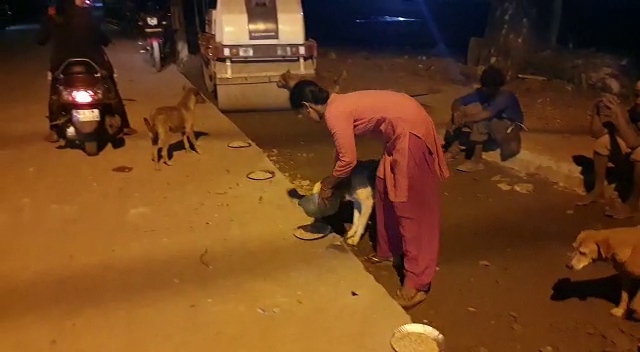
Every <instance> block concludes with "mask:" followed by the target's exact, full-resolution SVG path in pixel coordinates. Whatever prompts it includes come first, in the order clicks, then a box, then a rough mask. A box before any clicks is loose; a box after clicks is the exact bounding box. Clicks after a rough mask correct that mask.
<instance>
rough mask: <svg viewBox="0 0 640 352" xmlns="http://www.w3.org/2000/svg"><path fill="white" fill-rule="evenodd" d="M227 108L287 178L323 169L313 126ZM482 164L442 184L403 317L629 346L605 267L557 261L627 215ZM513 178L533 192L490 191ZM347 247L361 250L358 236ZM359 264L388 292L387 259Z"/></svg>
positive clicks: (475, 335) (323, 141)
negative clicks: (437, 235) (433, 252)
mask: <svg viewBox="0 0 640 352" xmlns="http://www.w3.org/2000/svg"><path fill="white" fill-rule="evenodd" d="M198 65H199V63H198V60H197V58H194V59H193V60H192V61H191V62H189V63H188V65H187V66H186V67H185V69H184V72H185V74H186V75H187V77H188V78H189V79H190V80H191V81H192V82H193V83H194V84H196V85H197V86H199V87H202V86H203V85H202V83H201V81H202V80H201V78H200V73H199V72H200V71H199V69H198V68H199V66H198ZM228 117H229V118H230V119H231V120H232V121H233V122H234V123H235V124H236V125H237V126H238V127H240V129H241V130H242V131H243V132H244V133H245V134H246V135H247V136H248V137H249V138H250V139H251V140H253V141H254V142H255V143H257V145H258V146H259V147H260V148H262V149H263V150H264V151H265V153H266V154H267V155H268V156H269V158H270V159H271V160H272V161H273V162H274V163H275V164H276V165H277V166H278V168H279V169H280V170H282V171H283V172H284V173H285V174H286V175H287V176H288V177H290V179H291V180H292V182H293V183H294V184H298V185H305V184H308V183H312V182H316V181H317V180H319V179H320V178H322V177H324V176H325V175H326V174H327V173H328V172H330V171H331V166H332V165H331V162H332V158H333V153H334V149H333V145H332V143H331V139H330V136H329V134H328V132H327V131H326V130H325V128H324V126H323V125H322V124H317V123H313V122H310V121H306V120H301V119H300V118H298V117H297V116H295V114H293V113H292V112H290V111H285V112H269V113H266V112H261V113H260V112H255V113H232V114H228ZM380 151H381V145H380V144H379V143H378V142H377V141H375V140H371V139H361V140H359V141H358V153H359V158H363V159H365V158H370V157H377V156H379V153H380ZM487 166H488V167H487V169H486V170H484V171H481V172H478V173H474V174H464V173H459V172H457V171H453V176H452V177H451V178H450V179H449V180H448V181H447V182H446V183H445V184H444V185H443V188H442V192H443V193H444V204H443V207H444V209H443V219H442V221H443V223H442V245H441V255H440V261H439V271H438V274H437V276H436V279H435V282H434V287H433V290H432V293H431V295H430V297H429V299H428V300H427V301H426V302H425V303H423V304H422V305H421V306H419V307H417V308H415V309H413V310H411V311H410V315H411V317H412V318H413V320H414V321H415V322H425V321H427V322H430V323H431V324H432V325H434V326H435V327H437V328H438V329H440V330H441V331H442V332H443V333H444V335H445V337H446V339H447V346H448V348H447V350H451V351H498V352H514V351H538V350H539V349H543V348H547V347H551V348H552V350H549V349H546V350H544V351H570V352H583V351H584V352H587V351H605V350H607V351H635V344H636V340H637V338H636V337H634V336H639V335H640V329H639V328H638V327H637V326H636V325H635V324H634V323H631V322H622V321H620V320H618V319H616V318H614V317H612V316H610V315H609V313H608V311H609V309H611V308H613V305H614V304H615V303H612V302H616V300H617V297H618V296H617V295H618V293H617V291H616V290H618V286H617V285H618V284H617V281H616V279H615V277H611V276H610V275H612V273H613V271H612V269H611V268H610V267H608V266H606V265H595V266H593V267H590V268H588V269H585V270H584V271H582V272H578V273H572V272H569V271H568V270H567V269H566V268H565V266H564V265H565V263H566V262H567V259H568V253H569V252H570V251H571V250H572V247H571V244H572V242H573V240H574V239H575V237H576V236H577V235H578V233H579V232H580V231H581V230H584V229H589V228H607V227H617V226H632V225H635V222H634V221H626V222H624V221H623V222H620V221H614V220H611V219H608V218H606V217H605V216H604V215H603V206H602V205H594V206H590V207H586V208H575V207H574V206H573V203H574V202H575V201H576V199H577V198H578V195H577V194H575V193H571V192H567V191H564V190H561V189H558V188H557V187H555V186H554V185H553V184H551V183H550V182H547V181H545V180H542V179H539V178H537V177H535V176H528V177H521V176H517V175H515V174H513V173H512V172H510V171H509V170H507V169H505V168H503V167H501V166H499V165H497V164H488V165H487ZM454 167H455V166H452V169H453V168H454ZM520 183H521V184H526V185H531V186H533V191H532V192H531V193H519V192H517V191H515V190H503V189H502V188H501V187H504V186H505V185H511V186H513V185H516V184H520ZM301 245H305V243H301ZM355 253H356V254H357V255H358V256H359V257H362V256H364V255H366V254H368V253H371V245H370V243H369V241H366V240H363V241H362V242H361V244H360V246H359V247H358V248H357V249H356V250H355ZM365 267H366V269H367V270H369V271H370V272H371V273H372V275H374V277H375V278H376V280H378V281H379V282H380V283H381V284H382V285H384V286H385V288H387V289H388V291H389V292H395V289H396V288H397V285H398V282H397V277H396V275H395V273H394V272H393V270H392V269H391V268H390V267H384V266H369V265H366V264H365ZM371 309H375V307H371ZM449 348H450V349H449Z"/></svg>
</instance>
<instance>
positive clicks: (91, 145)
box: [84, 141, 98, 156]
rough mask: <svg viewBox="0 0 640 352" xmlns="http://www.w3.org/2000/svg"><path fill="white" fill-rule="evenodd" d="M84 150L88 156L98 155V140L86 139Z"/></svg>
mask: <svg viewBox="0 0 640 352" xmlns="http://www.w3.org/2000/svg"><path fill="white" fill-rule="evenodd" d="M84 152H85V153H86V154H87V155H88V156H96V155H98V141H86V142H84Z"/></svg>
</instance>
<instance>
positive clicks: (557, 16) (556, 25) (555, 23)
mask: <svg viewBox="0 0 640 352" xmlns="http://www.w3.org/2000/svg"><path fill="white" fill-rule="evenodd" d="M562 5H563V0H554V1H553V8H552V10H551V16H552V17H551V33H550V35H551V45H553V46H555V45H557V44H558V33H559V32H560V22H562Z"/></svg>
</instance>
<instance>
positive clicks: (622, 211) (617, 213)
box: [604, 202, 638, 220]
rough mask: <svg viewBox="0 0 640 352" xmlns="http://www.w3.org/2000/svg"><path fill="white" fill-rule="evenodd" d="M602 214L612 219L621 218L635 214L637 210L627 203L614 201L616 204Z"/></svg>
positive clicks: (627, 217)
mask: <svg viewBox="0 0 640 352" xmlns="http://www.w3.org/2000/svg"><path fill="white" fill-rule="evenodd" d="M604 214H605V215H606V216H609V217H612V218H614V219H618V220H623V219H629V218H632V217H634V216H636V215H637V214H638V210H637V209H633V208H632V207H630V206H629V205H627V204H624V203H621V202H616V204H615V205H614V206H613V207H612V208H609V209H607V210H606V211H605V212H604Z"/></svg>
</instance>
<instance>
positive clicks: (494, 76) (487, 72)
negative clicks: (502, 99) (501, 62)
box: [480, 65, 507, 89]
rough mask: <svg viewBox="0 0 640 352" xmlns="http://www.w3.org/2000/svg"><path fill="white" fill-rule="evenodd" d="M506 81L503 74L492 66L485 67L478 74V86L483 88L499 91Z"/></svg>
mask: <svg viewBox="0 0 640 352" xmlns="http://www.w3.org/2000/svg"><path fill="white" fill-rule="evenodd" d="M506 81H507V78H506V77H505V75H504V73H502V71H501V70H500V69H499V68H498V67H496V66H494V65H489V66H487V68H485V69H484V70H483V71H482V73H481V74H480V85H481V86H482V87H483V88H493V89H500V88H502V86H504V85H505V83H506Z"/></svg>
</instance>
